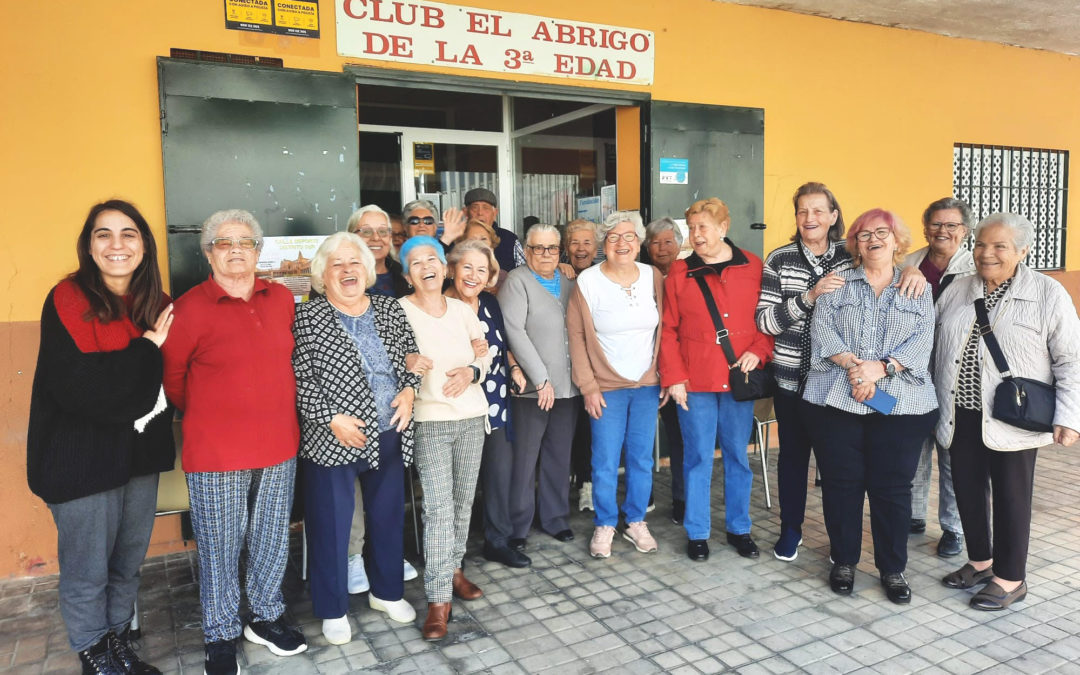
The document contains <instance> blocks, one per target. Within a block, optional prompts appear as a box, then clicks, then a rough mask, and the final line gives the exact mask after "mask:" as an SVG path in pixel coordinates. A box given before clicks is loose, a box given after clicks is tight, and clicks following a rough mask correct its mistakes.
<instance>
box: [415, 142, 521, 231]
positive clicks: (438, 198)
mask: <svg viewBox="0 0 1080 675" xmlns="http://www.w3.org/2000/svg"><path fill="white" fill-rule="evenodd" d="M509 159H510V158H509V153H508V152H507V144H506V141H505V136H504V135H503V134H491V133H487V132H470V131H452V130H434V129H405V130H404V131H403V133H402V136H401V181H402V184H401V193H402V199H403V201H405V202H408V201H411V200H413V199H427V200H429V201H431V202H433V203H434V204H435V206H436V207H438V209H439V212H440V213H442V211H445V210H446V209H448V208H450V207H458V208H460V207H463V206H464V203H465V202H464V200H465V193H466V192H468V191H469V190H471V189H473V188H478V187H484V188H487V189H489V190H491V191H492V192H494V193H495V195H496V196H497V197H498V199H499V202H500V204H509V203H511V202H510V199H511V197H510V195H509V194H504V191H509V188H510V187H511V181H510V175H511V171H510V166H509ZM508 213H509V212H508Z"/></svg>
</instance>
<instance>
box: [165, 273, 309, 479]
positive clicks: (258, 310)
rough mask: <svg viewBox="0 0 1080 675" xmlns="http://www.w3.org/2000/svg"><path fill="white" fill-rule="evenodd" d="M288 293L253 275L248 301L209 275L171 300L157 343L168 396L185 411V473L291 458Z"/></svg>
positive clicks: (295, 431) (294, 442)
mask: <svg viewBox="0 0 1080 675" xmlns="http://www.w3.org/2000/svg"><path fill="white" fill-rule="evenodd" d="M293 313H294V305H293V296H292V293H291V292H290V291H289V289H287V288H286V287H285V286H283V285H281V284H274V283H267V282H266V281H263V280H262V279H256V280H255V292H254V293H253V294H252V296H251V299H250V300H248V301H244V300H241V299H239V298H234V297H232V296H230V295H229V294H228V293H226V292H225V291H224V290H223V289H222V288H221V286H219V285H218V284H217V282H215V281H214V279H213V277H211V278H209V279H207V280H206V281H204V282H202V283H201V284H199V285H198V286H196V287H195V288H192V289H191V290H190V291H188V292H187V293H185V294H184V295H183V297H181V298H180V299H179V300H177V301H176V303H175V305H174V310H173V314H174V316H175V317H176V319H175V320H174V322H173V325H172V329H171V330H170V331H169V338H168V339H167V340H166V341H165V344H164V346H163V347H162V354H163V355H164V357H165V378H164V380H165V382H164V384H165V393H166V394H167V395H168V397H169V400H170V401H172V402H173V404H175V405H176V407H177V408H178V409H180V410H181V411H182V412H183V413H184V445H183V461H184V471H187V472H189V473H190V472H198V471H234V470H239V469H259V468H263V467H267V466H272V465H274V464H280V463H281V462H284V461H285V460H287V459H290V458H292V457H295V456H296V450H297V448H298V447H299V444H300V426H299V423H298V422H297V419H296V378H295V376H294V375H293V367H292V352H293V345H294V343H293V334H292V324H293Z"/></svg>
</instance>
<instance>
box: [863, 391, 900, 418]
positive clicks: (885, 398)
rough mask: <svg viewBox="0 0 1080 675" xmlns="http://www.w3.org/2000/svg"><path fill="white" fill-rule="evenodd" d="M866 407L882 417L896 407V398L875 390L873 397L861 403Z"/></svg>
mask: <svg viewBox="0 0 1080 675" xmlns="http://www.w3.org/2000/svg"><path fill="white" fill-rule="evenodd" d="M863 403H865V404H866V405H868V406H870V407H871V408H873V409H874V410H876V411H878V412H879V413H881V414H882V415H888V414H889V413H891V412H892V409H893V407H895V406H896V397H895V396H893V395H892V394H889V393H886V392H884V391H882V390H881V389H875V390H874V395H873V396H871V397H870V398H868V399H866V400H865V401H863Z"/></svg>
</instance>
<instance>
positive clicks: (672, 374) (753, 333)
mask: <svg viewBox="0 0 1080 675" xmlns="http://www.w3.org/2000/svg"><path fill="white" fill-rule="evenodd" d="M725 241H727V243H728V245H729V246H731V248H732V262H731V264H730V265H728V266H727V267H725V268H724V269H723V271H722V272H721V273H720V274H719V275H717V274H716V272H715V271H713V269H712V268H711V267H710V266H708V265H706V264H705V263H704V262H703V261H702V260H701V258H700V257H699V256H698V255H697V254H696V253H693V254H691V255H690V257H688V258H685V259H683V260H676V261H675V262H674V263H672V264H671V269H670V270H669V271H668V276H667V279H666V280H665V281H664V317H663V324H662V329H661V337H660V385H661V386H663V387H670V386H671V385H673V384H680V383H686V389H687V391H697V392H708V391H714V392H727V391H730V390H729V388H728V363H727V359H725V358H724V352H723V350H722V349H721V348H720V345H718V344H716V330H715V329H714V328H713V322H712V318H711V317H710V316H709V310H708V308H707V307H706V306H705V299H704V298H703V297H702V296H701V289H700V288H698V284H697V281H695V280H694V276H697V275H700V276H703V277H704V278H705V280H706V283H708V285H709V289H710V290H711V291H712V295H713V297H714V298H715V299H716V306H717V308H718V309H719V310H720V314H721V315H722V317H723V319H724V327H725V328H727V329H728V331H730V335H729V337H730V339H731V346H732V348H733V349H734V350H735V355H736V356H739V355H741V354H742V353H743V352H746V351H747V350H749V351H751V352H753V353H754V354H756V355H757V357H758V358H759V359H761V361H762V362H763V363H764V362H765V361H768V360H769V359H770V358H772V350H773V338H772V336H769V335H766V334H764V333H762V332H761V331H759V330H758V328H757V325H756V324H755V322H754V310H755V309H756V308H757V303H758V296H759V295H760V294H761V259H760V258H758V257H757V256H755V255H754V254H753V253H750V252H747V251H743V250H741V249H739V248H736V247H735V245H734V244H732V243H731V241H730V240H725Z"/></svg>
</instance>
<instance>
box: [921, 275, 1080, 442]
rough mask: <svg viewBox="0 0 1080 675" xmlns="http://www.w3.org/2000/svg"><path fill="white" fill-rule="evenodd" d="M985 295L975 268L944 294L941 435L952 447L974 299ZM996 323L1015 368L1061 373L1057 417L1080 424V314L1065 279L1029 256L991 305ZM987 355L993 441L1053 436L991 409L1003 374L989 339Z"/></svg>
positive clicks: (987, 433)
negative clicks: (1039, 268) (1033, 265)
mask: <svg viewBox="0 0 1080 675" xmlns="http://www.w3.org/2000/svg"><path fill="white" fill-rule="evenodd" d="M982 296H983V284H982V279H981V278H980V277H979V276H978V275H973V276H969V277H964V278H961V279H956V280H955V281H954V282H953V283H952V285H950V286H949V287H948V288H946V289H945V292H944V293H942V294H941V297H940V298H938V301H937V331H936V346H935V348H934V352H935V358H934V384H935V386H936V387H937V397H938V405H939V406H940V407H941V415H940V417H939V418H938V424H937V431H936V435H937V439H938V442H939V443H941V445H942V446H943V447H946V448H947V447H949V446H950V445H951V444H952V436H953V416H954V408H955V405H954V399H955V391H956V379H957V375H958V371H959V369H960V357H961V354H962V353H963V350H964V344H965V343H966V342H967V339H968V335H970V334H971V328H972V326H974V324H975V307H974V304H973V303H974V302H975V299H976V298H981V297H982ZM990 323H991V326H992V327H993V330H994V335H996V336H997V339H998V343H999V344H1000V345H1001V350H1002V351H1003V352H1005V358H1006V359H1007V360H1008V362H1009V368H1010V369H1011V370H1012V374H1013V375H1014V376H1018V377H1028V378H1032V379H1036V380H1040V381H1042V382H1054V381H1056V386H1057V407H1056V410H1055V413H1054V424H1056V425H1061V426H1065V427H1069V428H1070V429H1075V430H1080V318H1078V317H1077V314H1076V308H1075V307H1074V306H1073V303H1072V299H1071V298H1070V297H1069V293H1068V291H1066V290H1065V287H1064V286H1062V285H1061V284H1060V283H1058V282H1057V281H1055V280H1053V279H1051V278H1050V277H1048V276H1046V275H1045V274H1040V273H1038V272H1035V271H1034V270H1031V269H1029V268H1028V267H1026V266H1025V265H1023V264H1022V263H1021V264H1020V265H1019V266H1018V268H1017V271H1016V278H1015V279H1014V280H1013V282H1012V285H1011V286H1010V287H1009V290H1007V291H1005V297H1003V298H1002V299H1001V301H1000V302H998V304H997V306H996V307H995V308H994V309H992V310H990ZM979 360H980V365H981V370H982V391H983V443H984V444H985V445H986V447H988V448H992V449H994V450H1025V449H1028V448H1037V447H1041V446H1044V445H1049V444H1050V443H1052V442H1053V436H1052V434H1049V433H1038V432H1034V431H1025V430H1023V429H1020V428H1017V427H1014V426H1012V425H1009V424H1006V423H1004V422H999V421H998V420H996V419H994V418H993V417H991V416H990V411H991V410H992V409H993V403H994V390H995V389H997V386H998V384H999V383H1001V380H1002V378H1001V374H1000V373H999V372H998V369H997V367H996V366H995V365H994V360H993V358H992V357H991V356H990V352H989V351H988V350H987V349H986V343H985V342H982V343H981V344H980V346H979Z"/></svg>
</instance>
